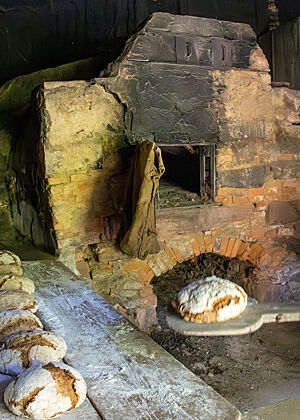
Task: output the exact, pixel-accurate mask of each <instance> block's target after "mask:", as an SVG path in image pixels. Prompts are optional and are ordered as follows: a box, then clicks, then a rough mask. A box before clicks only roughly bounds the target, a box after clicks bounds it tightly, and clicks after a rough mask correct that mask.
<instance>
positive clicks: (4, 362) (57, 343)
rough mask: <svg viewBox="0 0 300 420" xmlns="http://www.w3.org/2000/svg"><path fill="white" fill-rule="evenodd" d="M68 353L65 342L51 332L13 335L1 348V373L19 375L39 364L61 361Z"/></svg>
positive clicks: (30, 332)
mask: <svg viewBox="0 0 300 420" xmlns="http://www.w3.org/2000/svg"><path fill="white" fill-rule="evenodd" d="M66 352H67V346H66V343H65V341H64V340H63V339H62V338H61V337H59V336H57V335H55V334H53V333H51V332H49V331H29V332H21V333H19V334H13V335H11V336H9V337H7V339H6V340H5V341H3V343H2V345H1V347H0V373H3V374H6V375H19V373H21V372H22V371H23V370H24V369H27V368H28V367H30V366H32V365H35V364H37V363H46V362H50V361H60V360H61V359H62V358H63V357H64V356H65V354H66Z"/></svg>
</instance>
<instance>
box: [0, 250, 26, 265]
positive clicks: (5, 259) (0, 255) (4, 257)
mask: <svg viewBox="0 0 300 420" xmlns="http://www.w3.org/2000/svg"><path fill="white" fill-rule="evenodd" d="M0 265H17V266H19V267H21V260H20V258H19V257H18V256H17V255H16V254H13V253H12V252H10V251H6V250H5V251H0Z"/></svg>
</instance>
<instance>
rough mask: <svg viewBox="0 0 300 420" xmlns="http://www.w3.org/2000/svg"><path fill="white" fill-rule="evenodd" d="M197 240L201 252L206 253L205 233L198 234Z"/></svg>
mask: <svg viewBox="0 0 300 420" xmlns="http://www.w3.org/2000/svg"><path fill="white" fill-rule="evenodd" d="M196 241H197V243H198V245H199V251H200V254H202V253H205V250H206V246H205V242H204V239H203V234H198V235H196Z"/></svg>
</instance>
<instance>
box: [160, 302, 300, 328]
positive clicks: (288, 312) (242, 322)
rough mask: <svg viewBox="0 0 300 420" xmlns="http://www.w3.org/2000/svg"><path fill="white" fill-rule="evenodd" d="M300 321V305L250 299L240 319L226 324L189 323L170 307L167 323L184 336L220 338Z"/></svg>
mask: <svg viewBox="0 0 300 420" xmlns="http://www.w3.org/2000/svg"><path fill="white" fill-rule="evenodd" d="M292 321H300V303H257V302H256V300H255V299H251V298H248V304H247V307H246V309H245V310H244V312H242V313H241V315H239V316H238V317H236V318H234V319H230V320H228V321H224V322H218V323H210V324H199V323H196V322H188V321H185V320H184V319H182V318H181V317H180V315H179V314H178V313H177V312H176V311H175V310H174V309H173V308H172V307H171V306H170V307H169V308H168V311H167V322H168V325H169V327H170V328H172V329H173V330H175V331H178V332H180V333H181V334H183V335H194V336H219V335H222V336H224V335H242V334H249V333H252V332H254V331H256V330H258V329H259V328H260V327H261V326H262V325H263V324H268V323H271V322H292Z"/></svg>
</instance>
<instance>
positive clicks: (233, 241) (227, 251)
mask: <svg viewBox="0 0 300 420" xmlns="http://www.w3.org/2000/svg"><path fill="white" fill-rule="evenodd" d="M234 243H235V239H230V240H229V241H228V245H227V248H226V251H225V256H226V257H230V256H231V253H232V249H233V246H234Z"/></svg>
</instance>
